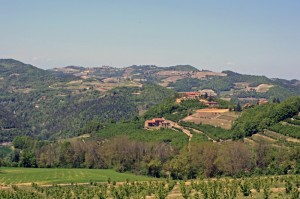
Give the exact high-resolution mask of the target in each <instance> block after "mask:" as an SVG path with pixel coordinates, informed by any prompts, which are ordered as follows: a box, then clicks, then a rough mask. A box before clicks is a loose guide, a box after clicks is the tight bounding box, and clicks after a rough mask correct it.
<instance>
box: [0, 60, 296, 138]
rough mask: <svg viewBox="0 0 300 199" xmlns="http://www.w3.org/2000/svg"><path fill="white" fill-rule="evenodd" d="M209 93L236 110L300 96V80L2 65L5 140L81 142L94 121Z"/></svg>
mask: <svg viewBox="0 0 300 199" xmlns="http://www.w3.org/2000/svg"><path fill="white" fill-rule="evenodd" d="M203 89H205V90H208V89H209V90H210V91H211V92H213V93H214V94H215V95H216V96H217V97H218V98H221V99H224V100H227V101H230V102H231V103H233V104H236V103H238V102H239V103H241V104H246V103H253V104H255V103H256V102H257V101H258V100H260V99H266V100H273V99H274V98H278V99H280V100H284V99H286V98H288V97H291V96H295V95H299V94H300V84H299V81H298V80H292V81H289V80H283V79H269V78H267V77H265V76H253V75H242V74H238V73H235V72H232V71H223V72H212V71H209V70H199V69H196V68H195V67H193V66H190V65H178V66H170V67H157V66H154V65H145V66H137V65H133V66H129V67H126V68H114V67H109V66H102V67H94V68H85V67H77V66H67V67H64V68H55V69H52V70H42V69H39V68H37V67H35V66H32V65H28V64H24V63H22V62H20V61H17V60H13V59H1V60H0V91H1V94H0V114H1V117H0V124H1V130H0V131H1V140H2V141H9V140H12V139H13V137H14V136H15V135H19V134H20V132H22V133H21V134H25V135H32V136H37V137H39V138H40V139H57V138H63V137H72V136H76V135H78V134H80V129H81V128H83V127H84V126H85V124H86V123H87V122H89V121H92V120H97V121H101V122H107V121H120V120H130V119H132V118H133V117H136V116H139V115H141V114H143V113H144V112H145V111H146V110H148V109H149V108H151V107H152V106H154V105H156V104H159V103H161V102H162V101H163V100H164V99H166V98H168V97H171V96H174V94H175V92H176V91H179V92H188V91H199V90H203ZM66 124H67V125H66Z"/></svg>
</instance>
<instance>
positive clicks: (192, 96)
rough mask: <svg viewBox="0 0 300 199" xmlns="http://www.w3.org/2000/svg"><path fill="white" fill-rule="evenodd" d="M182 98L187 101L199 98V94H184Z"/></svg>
mask: <svg viewBox="0 0 300 199" xmlns="http://www.w3.org/2000/svg"><path fill="white" fill-rule="evenodd" d="M184 96H185V97H186V98H187V99H197V98H198V97H200V93H199V92H185V93H184Z"/></svg>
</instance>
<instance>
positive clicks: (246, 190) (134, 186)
mask: <svg viewBox="0 0 300 199" xmlns="http://www.w3.org/2000/svg"><path fill="white" fill-rule="evenodd" d="M299 180H300V179H299V176H297V175H289V176H269V177H253V178H243V179H232V178H220V179H204V180H194V181H187V182H184V181H147V182H134V181H126V182H123V183H118V184H115V183H112V182H107V183H96V182H93V181H91V182H90V183H89V184H86V185H82V184H80V185H79V184H73V185H53V186H41V185H37V184H35V183H32V184H30V185H28V186H16V185H12V186H11V187H2V189H0V198H38V199H40V198H41V199H42V198H49V199H50V198H51V199H53V198H68V199H73V198H74V199H75V198H76V199H78V198H91V199H92V198H93V199H94V198H111V199H123V198H128V199H129V198H137V199H140V198H147V199H154V198H159V199H164V198H167V199H188V198H207V199H218V198H220V199H225V198H237V199H242V198H274V199H275V198H295V199H297V198H299Z"/></svg>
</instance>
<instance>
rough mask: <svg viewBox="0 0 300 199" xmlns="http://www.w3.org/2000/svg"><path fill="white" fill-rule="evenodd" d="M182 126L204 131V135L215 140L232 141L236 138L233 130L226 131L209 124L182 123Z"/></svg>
mask: <svg viewBox="0 0 300 199" xmlns="http://www.w3.org/2000/svg"><path fill="white" fill-rule="evenodd" d="M180 125H182V126H185V127H189V128H193V129H196V130H199V131H202V132H203V133H204V134H206V135H208V136H209V137H211V138H212V139H215V140H227V139H231V138H232V137H233V136H234V132H233V131H231V130H226V129H222V128H220V127H214V126H211V125H207V124H195V123H191V122H180Z"/></svg>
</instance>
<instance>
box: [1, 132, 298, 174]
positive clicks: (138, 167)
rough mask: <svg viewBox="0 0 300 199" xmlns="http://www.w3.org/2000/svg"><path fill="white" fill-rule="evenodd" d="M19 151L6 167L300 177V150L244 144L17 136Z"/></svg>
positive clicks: (15, 143)
mask: <svg viewBox="0 0 300 199" xmlns="http://www.w3.org/2000/svg"><path fill="white" fill-rule="evenodd" d="M13 144H14V147H15V148H16V149H15V150H14V151H12V152H11V153H10V154H8V155H7V156H6V157H5V158H4V159H3V160H2V164H3V165H5V166H22V167H69V168H114V169H115V170H117V171H120V172H125V171H130V172H134V173H137V174H143V175H149V176H154V177H162V176H163V177H172V178H173V179H192V178H201V177H214V176H245V175H251V174H287V173H292V172H294V173H299V172H300V161H299V160H300V156H299V154H300V153H299V152H300V151H299V148H295V149H293V148H289V149H286V148H275V147H273V146H271V145H269V144H266V143H258V144H256V145H253V146H249V145H247V144H246V143H243V142H241V141H235V142H224V143H218V144H217V143H212V142H201V143H196V142H191V143H190V145H189V147H188V146H187V145H185V146H184V147H182V148H178V147H174V146H172V145H171V144H170V143H168V142H163V141H162V142H146V141H138V140H132V139H128V137H125V136H123V137H115V138H112V139H98V140H96V141H95V140H88V139H87V140H71V141H64V142H45V141H36V140H33V139H31V138H29V137H26V136H25V137H17V138H16V139H15V140H14V142H13Z"/></svg>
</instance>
